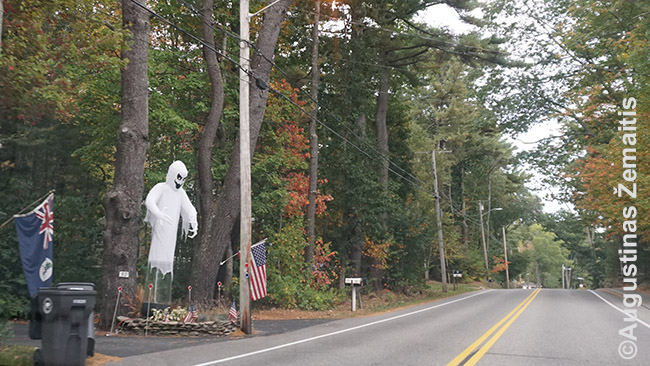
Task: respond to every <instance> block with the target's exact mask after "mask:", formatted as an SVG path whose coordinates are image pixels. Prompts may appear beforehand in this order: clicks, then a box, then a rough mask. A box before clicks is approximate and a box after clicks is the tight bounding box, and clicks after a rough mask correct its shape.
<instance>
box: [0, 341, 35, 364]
mask: <svg viewBox="0 0 650 366" xmlns="http://www.w3.org/2000/svg"><path fill="white" fill-rule="evenodd" d="M35 349H36V348H34V347H28V346H16V345H8V346H2V347H0V365H7V366H32V365H33V364H34V358H33V355H34V350H35Z"/></svg>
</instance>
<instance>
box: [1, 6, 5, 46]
mask: <svg viewBox="0 0 650 366" xmlns="http://www.w3.org/2000/svg"><path fill="white" fill-rule="evenodd" d="M4 14H5V10H4V0H0V54H2V17H3V16H4Z"/></svg>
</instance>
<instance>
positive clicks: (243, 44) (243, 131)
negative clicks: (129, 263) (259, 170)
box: [239, 0, 280, 334]
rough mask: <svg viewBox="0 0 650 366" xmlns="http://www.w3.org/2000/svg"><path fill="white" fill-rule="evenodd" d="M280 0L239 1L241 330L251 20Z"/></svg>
mask: <svg viewBox="0 0 650 366" xmlns="http://www.w3.org/2000/svg"><path fill="white" fill-rule="evenodd" d="M279 1H280V0H276V1H274V2H272V3H271V4H269V5H267V6H265V7H263V8H262V9H260V10H259V11H257V12H256V13H254V14H250V13H249V12H248V10H249V0H240V2H239V39H240V43H239V64H240V67H239V180H240V181H239V184H240V193H241V197H240V202H241V213H240V224H239V225H240V226H239V250H240V252H239V253H240V257H239V307H240V314H241V326H240V328H241V330H242V332H244V333H245V334H251V332H252V324H251V307H250V300H251V292H250V291H251V290H250V275H249V273H248V269H249V268H248V267H249V263H251V260H250V258H251V256H252V253H251V240H252V239H251V238H252V231H253V230H252V227H251V223H252V213H251V147H250V146H251V137H250V121H249V116H250V115H249V108H250V103H249V94H248V93H249V87H250V75H249V73H250V27H249V26H250V20H251V18H253V17H254V16H256V15H258V14H260V13H262V12H263V11H264V10H266V9H268V8H270V7H272V6H273V5H275V4H277V3H278V2H279Z"/></svg>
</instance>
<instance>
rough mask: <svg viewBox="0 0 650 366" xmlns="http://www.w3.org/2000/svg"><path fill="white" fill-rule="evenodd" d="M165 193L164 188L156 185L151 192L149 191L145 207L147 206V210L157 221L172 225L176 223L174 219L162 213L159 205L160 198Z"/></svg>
mask: <svg viewBox="0 0 650 366" xmlns="http://www.w3.org/2000/svg"><path fill="white" fill-rule="evenodd" d="M163 184H164V183H163ZM163 191H164V186H163V185H160V184H156V185H155V186H154V187H153V188H152V189H151V191H149V194H147V199H146V200H145V205H146V206H147V210H149V212H150V213H151V214H152V215H153V216H154V217H155V218H156V220H159V221H160V222H161V223H163V224H167V225H172V224H173V223H174V222H173V220H172V218H171V217H169V215H167V214H166V213H164V212H162V211H161V210H160V208H159V207H158V204H157V202H158V201H159V200H160V196H162V194H163Z"/></svg>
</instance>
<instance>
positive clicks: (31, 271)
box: [14, 193, 54, 297]
mask: <svg viewBox="0 0 650 366" xmlns="http://www.w3.org/2000/svg"><path fill="white" fill-rule="evenodd" d="M53 201H54V194H53V193H52V194H50V195H49V196H48V197H47V198H46V199H45V201H43V203H41V204H40V205H39V206H38V207H36V208H35V209H34V210H33V211H32V212H30V213H27V214H24V215H15V216H14V221H15V222H16V232H17V234H18V246H19V248H20V260H21V261H22V263H23V271H24V272H25V277H26V279H27V289H28V290H29V295H30V296H31V297H34V296H36V293H37V292H38V288H39V287H50V286H52V266H53V262H52V258H53V256H52V239H53V237H54V211H53V209H52V204H53Z"/></svg>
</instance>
